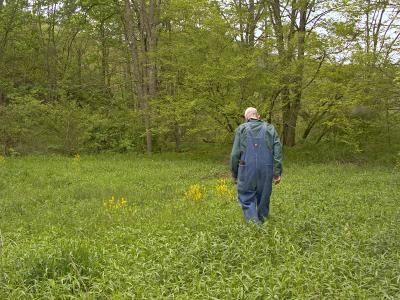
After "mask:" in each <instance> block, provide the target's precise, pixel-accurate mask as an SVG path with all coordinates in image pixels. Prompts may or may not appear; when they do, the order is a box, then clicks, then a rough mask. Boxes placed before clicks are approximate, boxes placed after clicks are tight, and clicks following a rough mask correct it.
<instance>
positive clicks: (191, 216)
mask: <svg viewBox="0 0 400 300" xmlns="http://www.w3.org/2000/svg"><path fill="white" fill-rule="evenodd" d="M326 149H328V148H326ZM208 150H209V151H210V149H208ZM290 150H292V149H290ZM339 151H340V150H337V152H339ZM322 152H323V151H321V154H322ZM332 152H333V151H332ZM298 153H299V152H298V151H297V152H293V153H292V154H298ZM303 153H304V157H303V162H304V163H302V164H299V159H298V158H296V157H291V156H290V154H289V153H288V156H287V158H290V159H287V160H286V167H285V175H284V180H283V182H282V184H281V185H279V186H276V187H275V188H274V191H273V196H272V200H271V216H270V218H269V220H268V221H267V222H266V224H265V225H264V226H263V227H262V228H257V227H255V226H253V225H252V224H245V223H244V221H243V216H242V213H241V210H240V207H239V206H238V204H237V203H236V202H235V201H234V200H232V199H230V197H229V192H230V191H235V186H234V185H233V183H232V182H231V181H230V178H229V175H228V174H227V171H226V168H227V167H226V164H225V163H224V164H221V163H216V161H215V160H214V159H212V160H211V159H209V157H208V156H205V155H204V154H203V155H193V153H187V154H183V155H176V154H175V155H173V154H170V153H169V154H165V155H163V154H162V155H154V156H153V157H152V158H151V159H149V158H144V157H143V156H141V155H119V154H112V155H111V154H108V155H99V156H86V155H82V156H80V158H79V159H78V158H76V157H75V158H72V157H60V156H37V157H33V156H32V157H29V156H28V157H24V158H6V162H5V163H4V164H1V165H0V198H1V205H0V216H1V218H0V228H1V231H0V243H1V244H0V253H1V259H0V270H1V272H0V298H1V299H19V298H74V299H75V298H124V299H125V298H157V299H160V298H169V297H171V295H173V297H176V298H183V299H187V298H190V299H205V298H218V299H225V298H232V299H237V298H240V299H263V298H267V299H269V298H279V299H280V298H291V299H311V298H329V299H348V298H385V297H386V298H393V299H396V298H398V297H399V296H400V289H399V285H398V281H399V272H400V269H399V264H398V259H399V255H400V253H399V249H400V244H399V241H400V236H399V235H400V232H399V226H398V221H399V219H398V217H399V214H398V212H399V209H398V201H397V200H398V199H399V197H400V189H399V187H400V177H399V176H400V173H398V172H392V169H391V168H386V167H382V166H374V165H368V166H367V167H364V166H362V167H361V166H357V165H354V164H349V163H346V164H341V163H333V162H332V163H328V162H326V161H325V163H323V164H322V163H311V164H310V163H308V164H307V163H306V161H307V157H309V156H310V155H312V153H311V154H309V155H308V154H307V153H306V151H303ZM226 154H227V153H226ZM191 155H193V159H191V158H190V157H191ZM219 156H221V152H219ZM292 159H293V160H292ZM219 160H220V158H219ZM321 161H322V160H321ZM155 170H156V171H155ZM221 179H226V180H227V181H224V180H221ZM195 185H199V186H200V187H201V193H202V198H201V200H199V201H196V200H193V199H188V198H187V197H186V196H185V194H187V192H188V191H190V189H193V186H195ZM221 193H222V194H221ZM224 193H225V194H224ZM112 196H115V199H122V198H124V199H126V201H127V204H126V205H127V207H126V209H119V210H117V209H116V210H113V211H110V210H109V209H107V208H106V207H105V206H104V201H107V200H109V199H110V198H111V197H112Z"/></svg>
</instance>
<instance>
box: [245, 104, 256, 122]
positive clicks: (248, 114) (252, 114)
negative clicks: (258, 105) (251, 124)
mask: <svg viewBox="0 0 400 300" xmlns="http://www.w3.org/2000/svg"><path fill="white" fill-rule="evenodd" d="M259 117H260V115H259V114H258V112H257V109H255V108H254V107H248V108H246V110H245V112H244V118H245V119H246V121H248V120H250V119H258V118H259Z"/></svg>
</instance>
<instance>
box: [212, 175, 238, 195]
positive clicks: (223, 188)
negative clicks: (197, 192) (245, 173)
mask: <svg viewBox="0 0 400 300" xmlns="http://www.w3.org/2000/svg"><path fill="white" fill-rule="evenodd" d="M215 189H216V191H217V194H218V196H220V197H226V196H228V198H229V199H234V198H235V194H234V193H233V191H232V190H231V189H230V188H229V187H228V183H227V180H226V179H224V178H222V179H218V181H217V185H216V186H215Z"/></svg>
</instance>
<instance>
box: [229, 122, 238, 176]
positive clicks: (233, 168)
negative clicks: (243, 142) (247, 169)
mask: <svg viewBox="0 0 400 300" xmlns="http://www.w3.org/2000/svg"><path fill="white" fill-rule="evenodd" d="M239 159H240V132H239V129H236V132H235V140H234V142H233V146H232V152H231V160H230V167H231V172H232V176H233V178H237V176H238V168H239Z"/></svg>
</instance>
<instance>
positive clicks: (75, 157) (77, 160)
mask: <svg viewBox="0 0 400 300" xmlns="http://www.w3.org/2000/svg"><path fill="white" fill-rule="evenodd" d="M80 160H81V156H80V155H79V153H77V154H75V155H74V162H79V161H80Z"/></svg>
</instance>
